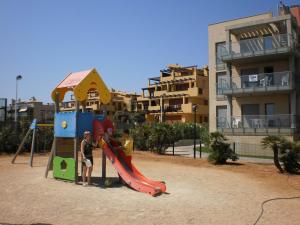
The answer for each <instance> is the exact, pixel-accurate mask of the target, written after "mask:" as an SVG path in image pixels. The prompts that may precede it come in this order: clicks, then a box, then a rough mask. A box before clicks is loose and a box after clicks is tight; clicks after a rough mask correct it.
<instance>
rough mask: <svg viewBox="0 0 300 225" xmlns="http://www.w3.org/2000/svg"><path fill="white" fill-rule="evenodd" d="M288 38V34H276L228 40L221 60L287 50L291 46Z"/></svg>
mask: <svg viewBox="0 0 300 225" xmlns="http://www.w3.org/2000/svg"><path fill="white" fill-rule="evenodd" d="M288 39H289V36H288V34H278V35H272V36H265V37H257V38H249V39H244V40H240V41H238V42H230V43H229V44H227V45H226V50H225V51H224V53H223V55H222V60H223V61H226V60H229V59H237V58H247V57H252V56H259V55H268V54H275V53H284V52H288V51H289V48H288V47H290V46H291V44H289V41H288Z"/></svg>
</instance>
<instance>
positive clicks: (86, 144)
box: [80, 131, 97, 186]
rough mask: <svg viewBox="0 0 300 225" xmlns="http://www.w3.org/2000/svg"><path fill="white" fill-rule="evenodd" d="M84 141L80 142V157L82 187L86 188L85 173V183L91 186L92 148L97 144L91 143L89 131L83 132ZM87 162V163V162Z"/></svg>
mask: <svg viewBox="0 0 300 225" xmlns="http://www.w3.org/2000/svg"><path fill="white" fill-rule="evenodd" d="M83 137H84V139H83V140H82V142H81V146H80V152H81V156H82V167H83V173H82V185H83V186H87V184H86V172H88V176H87V181H88V185H90V184H91V175H92V171H93V164H94V159H93V148H95V147H97V144H95V143H93V142H92V137H91V133H90V132H89V131H85V132H84V134H83ZM88 160H89V162H88Z"/></svg>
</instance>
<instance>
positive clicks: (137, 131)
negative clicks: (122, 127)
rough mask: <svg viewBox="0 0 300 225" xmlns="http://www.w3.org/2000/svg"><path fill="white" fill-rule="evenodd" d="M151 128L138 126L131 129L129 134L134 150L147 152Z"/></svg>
mask: <svg viewBox="0 0 300 225" xmlns="http://www.w3.org/2000/svg"><path fill="white" fill-rule="evenodd" d="M150 130H151V127H150V126H149V125H146V124H144V125H138V126H136V127H135V128H134V129H131V131H130V133H131V136H132V138H133V140H134V146H135V148H137V149H139V150H144V151H145V150H149V144H148V139H149V135H150Z"/></svg>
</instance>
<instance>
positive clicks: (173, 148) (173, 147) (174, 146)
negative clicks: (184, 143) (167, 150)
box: [173, 141, 175, 155]
mask: <svg viewBox="0 0 300 225" xmlns="http://www.w3.org/2000/svg"><path fill="white" fill-rule="evenodd" d="M173 155H175V142H174V141H173Z"/></svg>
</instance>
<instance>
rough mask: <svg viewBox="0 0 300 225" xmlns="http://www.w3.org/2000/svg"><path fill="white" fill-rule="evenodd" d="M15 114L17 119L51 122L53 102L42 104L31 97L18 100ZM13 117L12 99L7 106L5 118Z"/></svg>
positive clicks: (11, 118)
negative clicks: (25, 99)
mask: <svg viewBox="0 0 300 225" xmlns="http://www.w3.org/2000/svg"><path fill="white" fill-rule="evenodd" d="M17 114H18V119H19V120H23V121H32V120H33V119H37V120H38V121H39V122H51V121H53V119H54V104H50V103H47V104H44V103H43V102H41V101H38V100H36V99H35V98H34V97H32V98H31V99H29V100H28V101H18V103H17ZM14 117H15V101H14V100H13V101H12V103H11V104H9V106H8V108H7V118H8V119H10V120H13V119H14Z"/></svg>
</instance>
